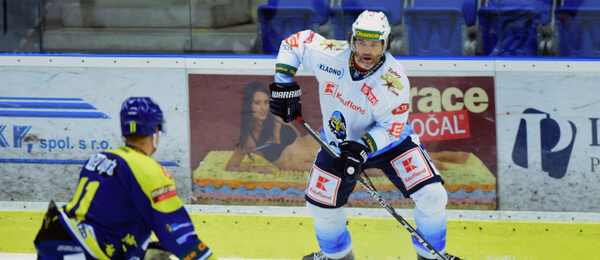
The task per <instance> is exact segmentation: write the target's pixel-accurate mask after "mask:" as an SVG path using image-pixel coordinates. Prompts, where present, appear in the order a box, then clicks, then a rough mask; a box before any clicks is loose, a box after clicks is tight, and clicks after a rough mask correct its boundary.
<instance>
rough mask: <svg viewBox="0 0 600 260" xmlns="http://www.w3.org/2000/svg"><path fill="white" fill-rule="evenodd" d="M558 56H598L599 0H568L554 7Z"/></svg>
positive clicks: (599, 55) (599, 42)
mask: <svg viewBox="0 0 600 260" xmlns="http://www.w3.org/2000/svg"><path fill="white" fill-rule="evenodd" d="M556 25H557V27H558V34H559V49H560V56H564V57H600V1H596V0H569V1H564V4H563V5H562V6H560V7H557V8H556Z"/></svg>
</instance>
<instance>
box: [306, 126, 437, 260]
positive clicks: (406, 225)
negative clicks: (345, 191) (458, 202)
mask: <svg viewBox="0 0 600 260" xmlns="http://www.w3.org/2000/svg"><path fill="white" fill-rule="evenodd" d="M296 122H298V123H300V125H301V126H302V127H303V128H304V130H306V131H307V132H308V133H309V134H310V135H311V136H312V137H313V138H314V139H315V140H316V141H317V142H318V143H319V144H320V145H321V147H323V149H325V151H327V153H329V155H331V156H332V157H333V158H339V155H338V154H337V153H335V151H334V150H333V149H332V148H331V147H329V145H328V144H327V143H325V141H323V139H322V138H321V137H320V136H319V135H318V134H317V133H316V132H315V131H314V130H313V129H312V128H311V127H310V126H309V125H308V123H306V121H304V119H302V117H301V116H298V117H296ZM356 180H357V181H358V183H360V185H362V186H363V188H365V190H366V191H367V192H369V194H371V196H373V198H375V199H376V200H377V201H378V202H379V204H381V206H383V208H385V209H386V210H387V211H388V212H389V213H390V214H392V216H394V218H396V220H398V221H399V222H400V224H402V226H404V228H406V230H408V232H410V234H411V235H412V236H414V237H415V238H416V239H417V240H418V241H419V243H421V245H423V246H424V247H425V248H427V250H429V253H431V254H432V255H433V256H435V258H437V259H438V260H447V259H446V257H445V256H443V255H442V254H440V253H439V252H438V251H437V250H436V249H435V248H434V247H433V246H432V245H431V244H429V242H427V240H425V238H424V237H423V236H421V234H419V232H417V230H416V229H414V228H413V227H412V226H411V225H410V224H409V223H408V222H407V221H406V220H405V219H404V218H403V217H402V216H400V214H398V212H396V210H395V209H394V208H392V206H390V204H389V203H387V201H385V200H384V199H383V197H381V195H379V194H378V193H377V191H375V189H374V188H373V187H371V186H369V185H368V184H367V183H366V182H365V180H364V179H363V178H362V177H361V176H360V173H358V174H356Z"/></svg>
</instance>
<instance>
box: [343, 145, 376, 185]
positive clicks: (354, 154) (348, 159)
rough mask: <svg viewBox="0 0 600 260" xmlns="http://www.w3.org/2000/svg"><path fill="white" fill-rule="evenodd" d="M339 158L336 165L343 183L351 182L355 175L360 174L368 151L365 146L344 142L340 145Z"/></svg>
mask: <svg viewBox="0 0 600 260" xmlns="http://www.w3.org/2000/svg"><path fill="white" fill-rule="evenodd" d="M340 152H341V155H340V158H339V159H337V160H339V162H338V163H336V164H337V165H338V167H339V169H340V170H341V171H342V172H343V176H342V177H343V178H344V180H345V181H348V182H350V181H353V180H354V179H355V178H356V175H358V174H360V173H361V172H362V166H363V163H365V162H366V161H367V155H368V149H367V147H366V146H364V145H362V144H360V143H358V142H355V141H344V142H342V143H340ZM341 166H343V167H341Z"/></svg>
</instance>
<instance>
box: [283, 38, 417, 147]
mask: <svg viewBox="0 0 600 260" xmlns="http://www.w3.org/2000/svg"><path fill="white" fill-rule="evenodd" d="M351 58H352V49H351V47H350V45H349V43H348V42H346V41H337V40H328V39H325V38H324V37H323V36H321V35H319V34H317V33H315V32H314V31H311V30H306V31H302V32H299V33H296V34H294V35H292V36H290V37H289V38H287V39H285V40H284V41H282V43H281V46H280V49H279V54H278V56H277V64H276V73H275V82H278V83H282V82H286V83H287V82H292V81H293V77H294V75H295V73H296V71H297V69H298V68H299V67H300V64H302V65H303V66H304V69H306V70H307V71H310V72H312V73H313V74H314V75H315V76H316V78H317V80H318V82H319V100H320V103H321V113H322V116H323V130H322V132H321V137H322V138H323V140H325V141H326V142H327V143H328V144H329V145H330V146H331V147H332V148H333V149H334V150H335V151H336V152H338V153H339V149H338V148H337V147H338V146H339V143H340V142H342V141H345V140H352V141H357V142H360V143H363V144H365V145H366V146H367V147H368V148H369V150H370V153H369V157H373V156H375V155H378V154H380V153H382V152H385V151H386V150H389V149H390V148H391V147H393V146H395V145H398V144H400V143H401V142H402V141H403V140H404V139H406V138H407V137H408V136H409V135H411V134H413V133H414V132H413V130H412V128H411V126H410V125H409V123H408V110H409V98H410V90H409V89H410V83H409V81H408V77H407V76H406V71H405V69H404V67H403V66H402V65H401V64H400V63H398V62H397V61H396V60H395V59H394V57H393V56H392V55H391V54H389V53H387V52H386V53H385V56H384V57H383V63H382V64H381V65H380V66H379V67H378V68H377V69H375V70H371V71H369V72H368V73H370V75H361V73H360V72H358V71H356V70H355V69H354V66H352V65H351V64H352V63H351Z"/></svg>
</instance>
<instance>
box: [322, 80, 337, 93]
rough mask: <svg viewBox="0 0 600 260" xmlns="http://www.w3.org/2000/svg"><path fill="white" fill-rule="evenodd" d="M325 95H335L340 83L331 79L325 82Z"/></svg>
mask: <svg viewBox="0 0 600 260" xmlns="http://www.w3.org/2000/svg"><path fill="white" fill-rule="evenodd" d="M325 84H326V85H325V95H330V96H335V93H336V92H337V88H338V85H336V84H335V83H333V82H331V81H327V82H325Z"/></svg>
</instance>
